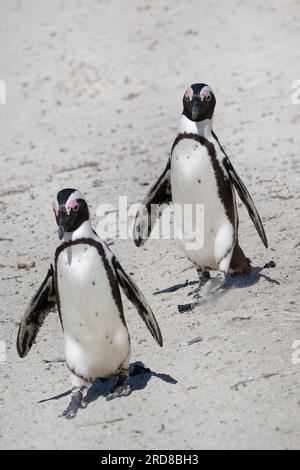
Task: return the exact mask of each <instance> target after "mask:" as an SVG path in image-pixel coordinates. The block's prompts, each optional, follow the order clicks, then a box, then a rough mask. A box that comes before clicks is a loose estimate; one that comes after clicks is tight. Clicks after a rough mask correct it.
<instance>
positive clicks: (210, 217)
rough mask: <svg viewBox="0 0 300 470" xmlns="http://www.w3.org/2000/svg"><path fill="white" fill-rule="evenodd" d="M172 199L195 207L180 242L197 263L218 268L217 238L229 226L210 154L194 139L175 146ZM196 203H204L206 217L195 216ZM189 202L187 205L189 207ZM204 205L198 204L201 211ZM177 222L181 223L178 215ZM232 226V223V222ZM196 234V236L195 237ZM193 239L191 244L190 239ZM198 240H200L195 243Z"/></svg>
mask: <svg viewBox="0 0 300 470" xmlns="http://www.w3.org/2000/svg"><path fill="white" fill-rule="evenodd" d="M171 188H172V202H173V204H175V205H178V206H179V207H181V210H182V211H184V212H185V211H186V210H187V208H184V205H190V206H192V207H193V210H192V217H189V216H187V219H183V220H184V222H186V220H187V221H188V223H184V225H183V226H182V224H181V226H182V230H180V229H179V233H180V232H181V236H182V239H181V242H182V243H183V248H184V251H185V254H186V256H187V258H188V259H189V260H190V261H191V262H192V263H193V264H194V265H195V266H198V267H202V268H203V269H204V268H207V269H213V270H214V269H218V265H217V261H216V249H217V251H218V247H217V248H216V246H215V240H216V237H217V235H218V233H220V230H222V229H224V227H225V229H227V227H228V232H229V233H230V232H231V234H230V235H229V236H230V237H231V236H232V230H230V227H229V225H231V224H230V222H229V219H228V217H227V214H226V211H225V208H224V205H223V202H222V200H221V199H220V197H219V192H218V185H217V180H216V175H215V171H214V167H213V164H212V161H211V157H210V155H209V154H208V151H207V149H206V147H205V146H204V145H202V144H201V143H200V142H196V141H195V140H192V139H182V140H181V141H180V142H178V144H177V145H176V147H175V148H174V150H173V154H172V161H171ZM196 204H199V205H202V210H203V218H201V217H198V219H199V220H198V221H197V220H196V209H195V207H196ZM190 206H188V207H190ZM200 211H201V206H200V208H199V214H200ZM175 221H176V225H177V226H178V224H180V223H181V221H180V218H179V220H178V218H177V217H176V206H175ZM231 228H232V226H231ZM195 237H197V238H195ZM190 240H193V243H192V244H190V243H189V241H190ZM195 241H197V243H195Z"/></svg>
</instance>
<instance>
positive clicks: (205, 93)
mask: <svg viewBox="0 0 300 470" xmlns="http://www.w3.org/2000/svg"><path fill="white" fill-rule="evenodd" d="M204 99H205V100H206V101H210V100H211V94H210V89H209V87H208V86H204V87H203V88H202V90H201V91H200V100H201V101H203V100H204Z"/></svg>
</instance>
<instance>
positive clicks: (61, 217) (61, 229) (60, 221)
mask: <svg viewBox="0 0 300 470" xmlns="http://www.w3.org/2000/svg"><path fill="white" fill-rule="evenodd" d="M67 218H68V214H67V212H66V210H65V207H64V206H61V207H60V208H59V211H58V215H57V218H56V222H57V225H58V236H59V239H60V240H61V239H62V238H63V236H64V233H65V232H66V224H67Z"/></svg>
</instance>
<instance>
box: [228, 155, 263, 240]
mask: <svg viewBox="0 0 300 470" xmlns="http://www.w3.org/2000/svg"><path fill="white" fill-rule="evenodd" d="M223 164H224V166H225V168H226V170H227V171H228V173H229V177H230V180H231V182H232V183H233V184H234V187H235V189H236V190H237V192H238V195H239V196H240V198H241V200H242V202H243V203H244V204H245V206H246V208H247V211H248V213H249V215H250V217H251V220H252V222H253V223H254V226H255V228H256V230H257V233H258V235H259V236H260V238H261V240H262V242H263V244H264V245H265V247H266V248H268V240H267V236H266V233H265V230H264V227H263V224H262V221H261V218H260V216H259V213H258V212H257V209H256V207H255V204H254V202H253V199H252V197H251V196H250V194H249V192H248V189H247V188H246V186H245V185H244V183H243V182H242V180H241V178H240V177H239V175H238V174H237V172H236V171H235V169H234V168H233V166H232V164H231V162H230V160H229V158H228V157H227V156H226V157H225V158H224V160H223Z"/></svg>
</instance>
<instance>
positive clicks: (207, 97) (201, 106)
mask: <svg viewBox="0 0 300 470" xmlns="http://www.w3.org/2000/svg"><path fill="white" fill-rule="evenodd" d="M215 105H216V98H215V95H214V94H213V91H212V89H211V88H210V87H209V86H208V85H206V84H205V83H194V84H193V85H191V86H190V87H189V88H188V89H187V90H186V91H185V93H184V95H183V114H184V115H185V116H186V117H187V118H188V119H190V120H191V121H194V122H199V121H204V120H205V119H211V118H212V117H213V114H214V109H215Z"/></svg>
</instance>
